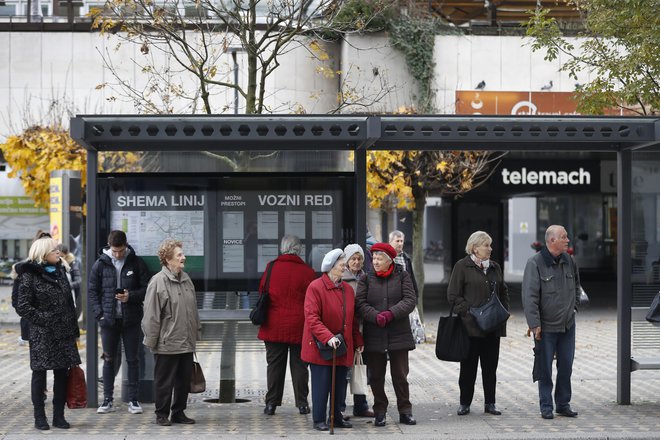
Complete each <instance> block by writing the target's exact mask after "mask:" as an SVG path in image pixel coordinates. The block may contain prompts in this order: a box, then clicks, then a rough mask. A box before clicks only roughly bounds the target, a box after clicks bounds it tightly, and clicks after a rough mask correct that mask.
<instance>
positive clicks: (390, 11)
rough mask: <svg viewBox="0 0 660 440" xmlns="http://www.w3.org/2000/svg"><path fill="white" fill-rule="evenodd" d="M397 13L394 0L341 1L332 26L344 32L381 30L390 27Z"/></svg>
mask: <svg viewBox="0 0 660 440" xmlns="http://www.w3.org/2000/svg"><path fill="white" fill-rule="evenodd" d="M396 14H397V10H396V4H395V3H394V2H392V1H388V0H347V1H345V2H343V3H341V5H340V9H339V10H338V11H337V14H336V15H335V17H334V20H333V21H332V23H331V26H330V27H331V28H333V29H334V30H336V31H344V32H349V31H359V32H379V31H384V30H387V29H388V27H389V24H390V22H391V21H392V20H393V19H394V17H395V16H396Z"/></svg>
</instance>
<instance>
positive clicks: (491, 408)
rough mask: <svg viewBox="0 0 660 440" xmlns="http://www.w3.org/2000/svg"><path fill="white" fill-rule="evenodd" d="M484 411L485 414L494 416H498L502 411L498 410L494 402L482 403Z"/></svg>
mask: <svg viewBox="0 0 660 440" xmlns="http://www.w3.org/2000/svg"><path fill="white" fill-rule="evenodd" d="M484 412H485V413H486V414H492V415H494V416H499V415H501V414H502V411H499V410H498V409H497V408H496V407H495V404H494V403H487V404H485V405H484Z"/></svg>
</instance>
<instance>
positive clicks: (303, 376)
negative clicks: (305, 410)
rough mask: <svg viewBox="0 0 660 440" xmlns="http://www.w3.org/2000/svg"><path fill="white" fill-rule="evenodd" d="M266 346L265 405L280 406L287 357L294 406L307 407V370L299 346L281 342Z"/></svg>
mask: <svg viewBox="0 0 660 440" xmlns="http://www.w3.org/2000/svg"><path fill="white" fill-rule="evenodd" d="M264 344H265V345H266V362H268V368H267V370H266V381H267V384H268V392H266V398H265V401H266V404H267V405H276V406H280V405H282V395H283V394H284V380H285V378H286V358H287V354H288V356H289V369H290V370H291V382H293V395H294V396H295V399H296V406H297V407H301V406H309V402H308V401H307V396H308V395H309V370H308V369H307V365H306V363H305V362H303V361H302V359H300V349H301V346H300V345H298V344H286V343H281V342H267V341H264Z"/></svg>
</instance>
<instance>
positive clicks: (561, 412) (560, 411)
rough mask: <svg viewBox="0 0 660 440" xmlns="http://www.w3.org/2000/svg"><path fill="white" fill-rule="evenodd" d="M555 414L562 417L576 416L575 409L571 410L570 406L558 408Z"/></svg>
mask: <svg viewBox="0 0 660 440" xmlns="http://www.w3.org/2000/svg"><path fill="white" fill-rule="evenodd" d="M557 414H558V415H560V416H564V417H577V416H578V413H577V411H573V410H572V409H571V407H570V406H567V407H566V408H562V409H558V410H557Z"/></svg>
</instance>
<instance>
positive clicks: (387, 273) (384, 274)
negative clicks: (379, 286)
mask: <svg viewBox="0 0 660 440" xmlns="http://www.w3.org/2000/svg"><path fill="white" fill-rule="evenodd" d="M392 271H394V263H392V264H390V268H389V269H387V270H384V271H382V272H376V276H377V277H381V278H387V277H389V276H390V275H391V274H392Z"/></svg>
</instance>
